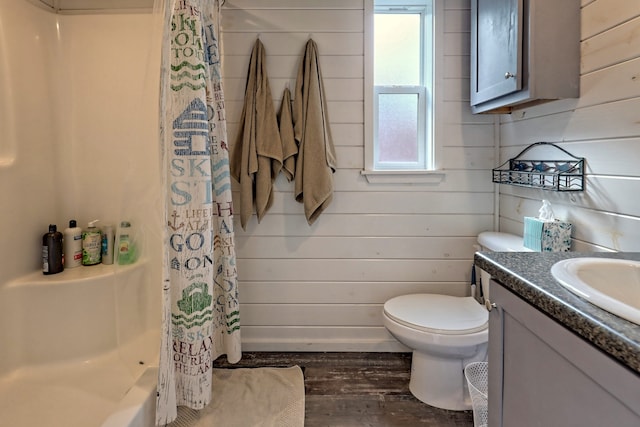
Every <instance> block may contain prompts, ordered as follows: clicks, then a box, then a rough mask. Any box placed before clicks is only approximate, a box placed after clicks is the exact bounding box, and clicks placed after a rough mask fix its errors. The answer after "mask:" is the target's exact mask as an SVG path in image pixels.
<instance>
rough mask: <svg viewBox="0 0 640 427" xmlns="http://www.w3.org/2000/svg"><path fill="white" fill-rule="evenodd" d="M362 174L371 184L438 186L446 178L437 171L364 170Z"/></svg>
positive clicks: (442, 173)
mask: <svg viewBox="0 0 640 427" xmlns="http://www.w3.org/2000/svg"><path fill="white" fill-rule="evenodd" d="M360 174H362V175H364V177H365V178H367V181H368V182H369V183H370V184H428V185H438V184H440V183H441V182H443V181H444V178H445V173H444V172H442V171H437V170H429V171H416V170H388V171H387V170H384V171H383V170H375V171H374V170H363V171H360Z"/></svg>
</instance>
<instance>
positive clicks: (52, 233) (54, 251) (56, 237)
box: [42, 224, 64, 274]
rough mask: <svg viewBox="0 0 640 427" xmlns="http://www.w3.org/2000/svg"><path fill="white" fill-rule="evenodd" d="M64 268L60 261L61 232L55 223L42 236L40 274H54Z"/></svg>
mask: <svg viewBox="0 0 640 427" xmlns="http://www.w3.org/2000/svg"><path fill="white" fill-rule="evenodd" d="M63 270H64V264H63V263H62V233H61V232H59V231H58V228H57V227H56V226H55V224H51V225H49V232H48V233H45V234H44V236H42V274H56V273H60V272H62V271H63Z"/></svg>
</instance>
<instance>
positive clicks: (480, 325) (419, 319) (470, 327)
mask: <svg viewBox="0 0 640 427" xmlns="http://www.w3.org/2000/svg"><path fill="white" fill-rule="evenodd" d="M384 312H385V314H386V315H387V316H389V317H390V318H392V319H393V320H395V321H396V322H398V323H400V324H403V325H405V326H408V327H410V328H415V329H419V330H423V331H426V332H433V333H438V334H445V335H462V334H470V333H473V332H479V331H482V330H483V329H485V328H487V324H488V322H489V312H488V311H487V310H486V309H485V308H484V307H483V306H481V305H480V304H478V302H477V301H476V300H475V299H473V298H472V297H453V296H449V295H433V294H412V295H402V296H399V297H395V298H391V299H390V300H389V301H387V302H386V303H385V304H384Z"/></svg>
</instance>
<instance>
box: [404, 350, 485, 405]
mask: <svg viewBox="0 0 640 427" xmlns="http://www.w3.org/2000/svg"><path fill="white" fill-rule="evenodd" d="M484 359H486V345H485V349H483V351H479V353H478V355H477V356H476V357H474V358H471V359H458V358H442V357H437V356H433V355H430V354H426V353H423V352H420V351H417V350H414V351H413V356H412V358H411V379H410V381H409V390H410V391H411V394H413V395H414V396H415V397H416V398H417V399H418V400H420V401H422V402H424V403H426V404H427V405H430V406H435V407H436V408H441V409H449V410H452V411H464V410H470V409H471V398H470V397H469V391H468V389H467V382H466V380H465V378H464V367H465V366H466V365H467V364H469V363H471V362H474V361H482V360H484Z"/></svg>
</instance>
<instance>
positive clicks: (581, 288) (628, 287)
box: [551, 258, 640, 325]
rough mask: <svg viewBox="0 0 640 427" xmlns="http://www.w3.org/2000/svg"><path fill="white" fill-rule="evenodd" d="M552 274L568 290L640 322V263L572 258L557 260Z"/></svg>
mask: <svg viewBox="0 0 640 427" xmlns="http://www.w3.org/2000/svg"><path fill="white" fill-rule="evenodd" d="M551 274H552V275H553V277H554V278H555V279H556V280H557V281H558V282H560V284H561V285H562V286H564V287H565V288H567V289H568V290H569V291H571V292H573V293H575V294H576V295H579V296H581V297H583V298H585V299H586V300H588V301H589V302H590V303H592V304H594V305H597V306H598V307H600V308H602V309H604V310H607V311H608V312H610V313H613V314H615V315H616V316H619V317H622V318H623V319H627V320H629V321H630V322H633V323H635V324H637V325H640V262H638V261H628V260H622V259H612V258H572V259H565V260H563V261H559V262H557V263H555V264H554V265H553V266H552V267H551Z"/></svg>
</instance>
